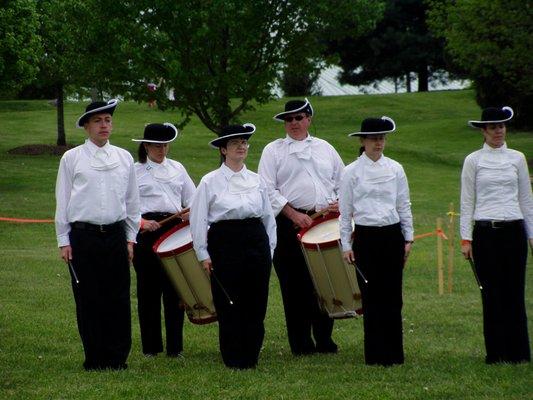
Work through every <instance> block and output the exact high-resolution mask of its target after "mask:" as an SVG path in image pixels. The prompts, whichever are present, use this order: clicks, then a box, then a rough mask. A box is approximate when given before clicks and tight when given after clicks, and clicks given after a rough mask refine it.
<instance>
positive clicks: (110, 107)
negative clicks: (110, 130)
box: [76, 99, 118, 128]
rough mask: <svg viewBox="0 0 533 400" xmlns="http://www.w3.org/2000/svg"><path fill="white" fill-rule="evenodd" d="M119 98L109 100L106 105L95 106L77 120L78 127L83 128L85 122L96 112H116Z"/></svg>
mask: <svg viewBox="0 0 533 400" xmlns="http://www.w3.org/2000/svg"><path fill="white" fill-rule="evenodd" d="M117 105H118V100H117V99H111V100H109V101H108V102H107V104H106V105H105V106H102V107H98V108H95V109H94V110H91V111H86V112H85V113H84V114H83V115H82V116H81V117H79V118H78V120H77V121H76V128H83V126H84V125H85V123H86V122H87V121H88V120H89V118H91V116H93V115H96V114H111V115H113V113H114V112H115V108H117Z"/></svg>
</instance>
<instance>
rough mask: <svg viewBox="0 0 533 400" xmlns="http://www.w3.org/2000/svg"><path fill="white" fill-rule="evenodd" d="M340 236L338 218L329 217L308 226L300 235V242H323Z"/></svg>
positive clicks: (337, 238) (334, 240) (334, 239)
mask: <svg viewBox="0 0 533 400" xmlns="http://www.w3.org/2000/svg"><path fill="white" fill-rule="evenodd" d="M340 237H341V234H340V228H339V220H338V219H337V218H335V219H329V220H326V221H323V222H320V223H319V224H317V225H315V226H313V227H311V228H309V229H308V230H307V231H306V232H305V233H304V234H303V235H302V236H301V239H300V240H301V242H302V243H308V244H325V243H328V242H332V241H333V242H336V241H337V240H339V239H340Z"/></svg>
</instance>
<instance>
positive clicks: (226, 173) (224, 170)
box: [220, 163, 248, 180]
mask: <svg viewBox="0 0 533 400" xmlns="http://www.w3.org/2000/svg"><path fill="white" fill-rule="evenodd" d="M220 170H221V171H222V173H223V174H224V177H225V178H226V179H227V180H229V179H230V178H231V177H232V176H234V175H242V176H243V177H246V173H247V171H248V170H247V169H246V165H243V166H242V169H241V170H240V171H239V172H235V171H233V170H232V169H231V168H230V167H228V166H227V165H226V164H224V163H222V165H221V166H220Z"/></svg>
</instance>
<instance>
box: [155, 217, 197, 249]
mask: <svg viewBox="0 0 533 400" xmlns="http://www.w3.org/2000/svg"><path fill="white" fill-rule="evenodd" d="M190 248H192V236H191V227H190V225H189V222H188V221H186V222H184V223H181V224H179V225H177V226H175V227H174V228H172V229H171V230H169V231H168V232H166V233H165V234H163V236H161V237H160V238H159V240H158V241H157V242H156V243H155V244H154V247H153V249H154V252H156V253H157V254H159V255H160V256H166V255H173V254H179V253H181V252H183V251H185V250H188V249H190Z"/></svg>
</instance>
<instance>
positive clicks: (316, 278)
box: [297, 213, 363, 319]
mask: <svg viewBox="0 0 533 400" xmlns="http://www.w3.org/2000/svg"><path fill="white" fill-rule="evenodd" d="M339 226H340V225H339V214H338V213H329V214H328V215H326V216H323V217H318V218H317V219H315V220H314V221H313V224H312V225H311V226H310V227H309V228H304V229H301V230H300V232H299V233H298V235H297V237H298V240H299V241H300V244H301V246H302V252H303V254H304V257H305V262H306V264H307V267H308V268H309V274H310V275H311V279H312V280H313V284H314V286H315V290H316V293H317V296H318V301H319V304H320V307H321V308H322V309H323V310H324V311H325V312H327V313H328V315H329V316H330V318H335V319H341V318H352V317H356V316H358V315H362V313H363V312H362V311H363V310H362V308H361V307H362V306H361V291H360V290H359V285H358V284H357V279H356V276H355V267H354V266H353V265H350V264H348V263H346V261H344V259H343V257H342V247H341V244H340V227H339Z"/></svg>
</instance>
